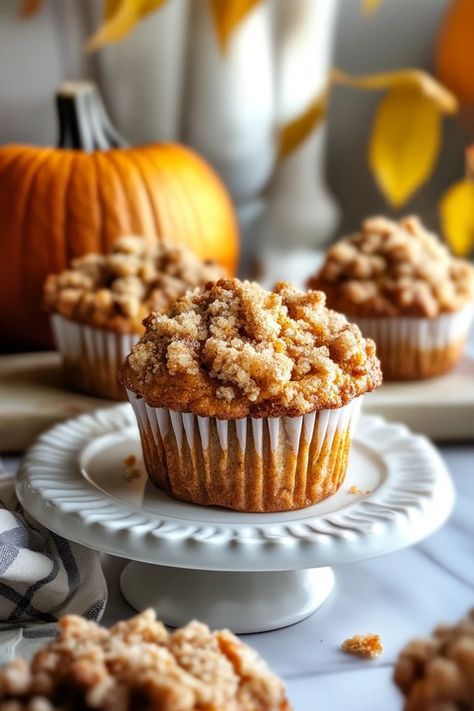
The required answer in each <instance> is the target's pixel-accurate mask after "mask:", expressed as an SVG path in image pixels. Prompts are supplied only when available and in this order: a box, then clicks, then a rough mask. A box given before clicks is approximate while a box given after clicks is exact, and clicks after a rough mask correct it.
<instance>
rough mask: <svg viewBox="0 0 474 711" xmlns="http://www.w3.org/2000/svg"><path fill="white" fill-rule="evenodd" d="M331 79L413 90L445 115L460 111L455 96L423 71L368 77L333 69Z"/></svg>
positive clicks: (358, 86) (360, 85) (357, 85)
mask: <svg viewBox="0 0 474 711" xmlns="http://www.w3.org/2000/svg"><path fill="white" fill-rule="evenodd" d="M331 79H332V81H333V82H334V83H335V84H342V85H343V86H349V87H353V88H355V89H368V90H375V91H380V90H381V89H396V88H400V89H403V88H405V89H413V90H415V91H417V92H418V93H420V94H422V95H423V96H425V97H426V98H427V99H429V100H430V101H431V102H432V103H433V104H436V106H437V107H438V109H439V110H440V111H441V112H442V113H445V114H453V113H455V112H456V111H457V109H458V102H457V99H456V97H455V96H454V94H452V93H451V92H450V91H448V89H446V88H445V87H444V86H443V85H442V84H440V83H439V82H438V81H436V79H434V78H433V77H432V76H431V75H430V74H428V73H427V72H424V71H422V70H421V69H397V70H395V71H393V72H380V73H377V74H368V75H366V76H356V77H354V76H351V75H350V74H346V73H345V72H342V71H341V70H340V69H333V70H332V72H331Z"/></svg>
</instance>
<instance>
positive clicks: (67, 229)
mask: <svg viewBox="0 0 474 711" xmlns="http://www.w3.org/2000/svg"><path fill="white" fill-rule="evenodd" d="M76 162H77V161H76V156H75V155H73V156H71V160H70V162H69V172H68V174H67V177H66V178H65V183H66V185H65V188H64V192H63V205H64V219H63V242H64V250H63V251H64V255H65V259H66V264H70V263H71V259H72V258H73V255H72V253H71V247H70V245H71V242H70V241H69V239H68V237H69V234H70V232H71V230H70V223H71V215H70V212H69V209H68V206H69V190H70V188H71V183H72V176H73V172H74V168H75V164H76Z"/></svg>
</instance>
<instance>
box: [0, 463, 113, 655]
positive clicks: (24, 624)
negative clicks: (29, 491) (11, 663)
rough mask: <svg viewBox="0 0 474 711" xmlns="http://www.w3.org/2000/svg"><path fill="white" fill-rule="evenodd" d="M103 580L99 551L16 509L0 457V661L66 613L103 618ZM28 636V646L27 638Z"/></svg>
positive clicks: (50, 630) (46, 632)
mask: <svg viewBox="0 0 474 711" xmlns="http://www.w3.org/2000/svg"><path fill="white" fill-rule="evenodd" d="M106 602H107V585H106V582H105V578H104V575H103V573H102V568H101V565H100V558H99V554H98V553H96V552H95V551H92V550H90V549H88V548H85V547H84V546H81V545H79V544H77V543H72V542H70V541H67V540H66V539H65V538H62V537H61V536H57V535H56V534H55V533H52V532H51V531H48V530H47V529H46V528H44V527H43V526H41V525H40V524H39V523H38V522H37V521H35V520H34V519H33V518H32V517H31V516H29V515H28V514H27V513H26V512H25V511H23V509H22V508H21V506H20V504H19V502H18V499H17V498H16V495H15V488H14V476H13V475H12V474H8V473H7V472H6V471H5V470H4V469H2V465H1V462H0V663H3V662H5V661H7V660H8V659H11V658H12V657H13V656H14V654H15V651H17V652H18V650H17V647H18V645H19V643H20V642H22V645H21V653H22V654H25V648H27V647H28V646H32V647H35V646H38V641H39V640H42V639H44V638H47V637H53V636H54V635H55V633H56V624H55V623H56V621H57V619H58V618H59V617H60V616H61V615H64V614H67V613H75V614H79V615H83V616H84V617H86V618H88V619H90V620H99V619H100V618H101V617H102V614H103V611H104V608H105V604H106ZM28 640H31V645H28V643H27V641H28Z"/></svg>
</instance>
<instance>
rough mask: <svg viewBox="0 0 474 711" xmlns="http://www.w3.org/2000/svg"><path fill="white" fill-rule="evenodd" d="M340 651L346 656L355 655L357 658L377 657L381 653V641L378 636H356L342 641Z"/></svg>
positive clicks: (370, 634)
mask: <svg viewBox="0 0 474 711" xmlns="http://www.w3.org/2000/svg"><path fill="white" fill-rule="evenodd" d="M341 649H342V651H343V652H346V653H347V654H355V655H357V656H359V657H370V658H375V657H378V656H379V655H380V654H382V652H383V646H382V640H381V639H380V635H378V634H372V633H368V634H362V635H360V634H356V635H354V636H353V637H350V638H349V639H346V640H344V642H343V643H342V644H341Z"/></svg>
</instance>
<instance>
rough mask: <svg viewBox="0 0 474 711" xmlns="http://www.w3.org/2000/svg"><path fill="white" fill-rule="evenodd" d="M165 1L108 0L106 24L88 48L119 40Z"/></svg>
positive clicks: (90, 41) (91, 48)
mask: <svg viewBox="0 0 474 711" xmlns="http://www.w3.org/2000/svg"><path fill="white" fill-rule="evenodd" d="M165 2H166V0H107V2H106V3H105V11H104V24H103V25H102V26H101V27H100V28H99V29H98V30H97V32H96V33H95V34H94V35H93V36H92V37H91V38H90V40H89V41H88V42H87V45H86V49H87V50H88V51H89V52H94V51H95V50H97V49H99V47H103V45H105V44H108V43H109V42H118V41H119V40H121V39H123V38H124V37H126V36H127V35H128V33H129V32H130V31H131V30H133V28H134V27H135V25H136V24H137V22H139V21H140V20H141V19H143V18H144V17H146V15H148V14H150V13H151V12H154V11H155V10H157V9H158V8H159V7H161V5H163V4H164V3H165Z"/></svg>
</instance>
